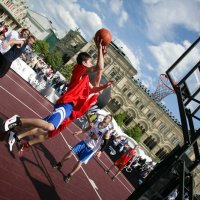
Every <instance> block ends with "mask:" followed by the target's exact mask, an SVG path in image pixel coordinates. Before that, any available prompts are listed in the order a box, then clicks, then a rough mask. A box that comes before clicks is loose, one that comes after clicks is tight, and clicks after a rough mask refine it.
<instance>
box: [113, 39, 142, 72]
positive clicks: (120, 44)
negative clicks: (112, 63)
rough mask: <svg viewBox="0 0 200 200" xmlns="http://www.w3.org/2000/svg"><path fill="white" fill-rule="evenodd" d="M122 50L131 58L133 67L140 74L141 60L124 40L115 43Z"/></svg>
mask: <svg viewBox="0 0 200 200" xmlns="http://www.w3.org/2000/svg"><path fill="white" fill-rule="evenodd" d="M114 43H116V45H117V46H118V47H119V48H120V47H121V50H122V51H123V52H124V53H125V54H126V56H127V57H128V58H129V60H130V62H131V63H132V65H133V67H134V68H135V69H136V70H137V71H138V73H140V71H141V68H140V58H139V56H137V55H135V54H134V53H133V51H132V50H131V48H130V47H129V46H128V45H127V44H126V43H125V42H123V41H122V40H120V39H119V38H118V39H117V40H116V41H115V42H114Z"/></svg>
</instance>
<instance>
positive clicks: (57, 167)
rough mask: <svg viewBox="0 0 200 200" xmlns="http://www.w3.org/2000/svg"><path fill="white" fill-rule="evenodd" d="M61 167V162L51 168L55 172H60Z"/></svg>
mask: <svg viewBox="0 0 200 200" xmlns="http://www.w3.org/2000/svg"><path fill="white" fill-rule="evenodd" d="M61 167H62V164H61V162H58V163H57V164H56V165H54V166H53V168H54V169H57V170H60V168H61Z"/></svg>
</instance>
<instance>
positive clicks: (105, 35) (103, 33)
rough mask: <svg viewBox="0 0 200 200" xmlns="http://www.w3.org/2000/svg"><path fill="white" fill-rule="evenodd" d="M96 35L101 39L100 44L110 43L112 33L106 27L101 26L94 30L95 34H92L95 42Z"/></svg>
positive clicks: (106, 44)
mask: <svg viewBox="0 0 200 200" xmlns="http://www.w3.org/2000/svg"><path fill="white" fill-rule="evenodd" d="M98 37H99V38H100V39H102V45H104V46H108V45H109V44H110V42H111V41H112V34H111V32H110V31H109V30H108V29H106V28H102V29H100V30H98V31H97V32H96V34H95V36H94V41H95V43H96V41H97V38H98Z"/></svg>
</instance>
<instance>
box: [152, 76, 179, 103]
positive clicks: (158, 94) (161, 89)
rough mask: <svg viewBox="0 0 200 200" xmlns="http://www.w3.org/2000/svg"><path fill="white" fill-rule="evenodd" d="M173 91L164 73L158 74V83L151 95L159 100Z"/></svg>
mask: <svg viewBox="0 0 200 200" xmlns="http://www.w3.org/2000/svg"><path fill="white" fill-rule="evenodd" d="M173 93H175V92H174V90H173V88H172V87H171V83H170V81H169V79H168V77H167V75H166V74H160V79H159V81H158V85H157V88H156V91H155V92H154V93H153V94H152V97H153V98H154V99H155V100H156V101H157V102H160V101H161V100H162V99H164V98H165V97H166V96H168V95H170V94H173Z"/></svg>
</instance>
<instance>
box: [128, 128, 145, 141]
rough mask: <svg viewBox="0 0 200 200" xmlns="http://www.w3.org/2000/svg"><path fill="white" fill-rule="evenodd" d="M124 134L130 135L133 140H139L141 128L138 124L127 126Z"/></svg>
mask: <svg viewBox="0 0 200 200" xmlns="http://www.w3.org/2000/svg"><path fill="white" fill-rule="evenodd" d="M125 132H126V134H127V135H128V136H130V137H132V138H133V139H134V140H135V141H137V142H140V138H141V136H142V129H141V128H140V127H138V126H135V127H131V128H128V129H127V130H126V131H125Z"/></svg>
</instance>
